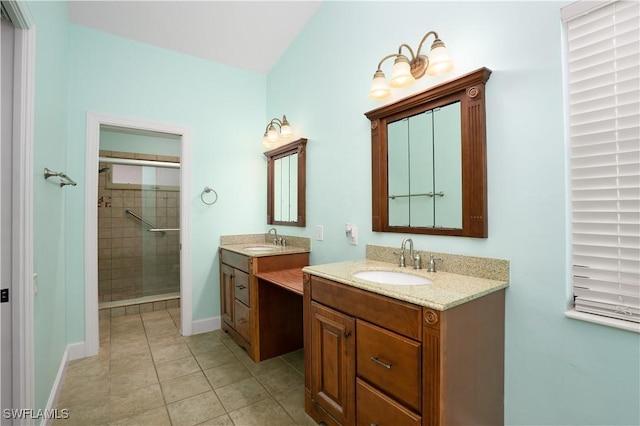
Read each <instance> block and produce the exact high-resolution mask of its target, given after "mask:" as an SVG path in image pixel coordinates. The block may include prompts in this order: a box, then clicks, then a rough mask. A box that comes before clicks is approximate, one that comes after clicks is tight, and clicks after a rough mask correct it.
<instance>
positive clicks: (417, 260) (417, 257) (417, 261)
mask: <svg viewBox="0 0 640 426" xmlns="http://www.w3.org/2000/svg"><path fill="white" fill-rule="evenodd" d="M421 263H422V257H420V253H418V251H416V254H415V255H414V256H413V269H422V265H421Z"/></svg>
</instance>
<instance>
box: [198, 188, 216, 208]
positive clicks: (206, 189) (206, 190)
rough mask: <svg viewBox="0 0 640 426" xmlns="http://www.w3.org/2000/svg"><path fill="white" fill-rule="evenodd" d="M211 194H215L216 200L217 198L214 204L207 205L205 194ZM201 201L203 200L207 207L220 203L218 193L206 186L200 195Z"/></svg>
mask: <svg viewBox="0 0 640 426" xmlns="http://www.w3.org/2000/svg"><path fill="white" fill-rule="evenodd" d="M209 192H213V194H214V195H215V196H216V198H215V199H214V200H213V201H212V202H210V203H207V202H206V201H205V199H204V194H205V193H206V194H208V193H209ZM200 199H201V200H202V202H203V203H205V204H206V205H208V206H211V205H213V204H215V203H216V201H218V193H217V192H216V191H214V190H213V189H211V188H209V187H208V186H205V187H204V189H203V190H202V193H201V194H200Z"/></svg>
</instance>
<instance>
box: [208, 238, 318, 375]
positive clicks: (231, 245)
mask: <svg viewBox="0 0 640 426" xmlns="http://www.w3.org/2000/svg"><path fill="white" fill-rule="evenodd" d="M261 237H262V240H261V241H260V240H258V241H253V242H252V241H245V242H238V241H237V240H233V239H231V240H229V239H227V240H225V239H224V237H223V239H222V241H221V243H222V244H221V246H220V248H219V258H220V311H221V316H222V325H221V328H222V330H223V331H225V332H226V333H228V334H229V335H230V336H231V338H232V339H233V340H234V341H235V342H236V343H237V344H238V345H240V346H241V347H243V348H244V349H245V350H246V351H247V354H248V355H249V357H250V358H251V359H252V360H253V361H255V362H260V361H262V360H265V359H269V358H272V357H274V356H277V355H282V354H284V353H287V352H290V351H293V350H295V349H298V348H301V347H302V345H303V340H302V336H303V328H302V267H304V266H306V265H308V264H309V248H308V245H307V246H306V247H305V246H294V245H288V246H285V247H282V246H275V245H273V244H272V243H268V242H265V239H264V236H263V235H262V236H261ZM225 241H227V242H226V243H225Z"/></svg>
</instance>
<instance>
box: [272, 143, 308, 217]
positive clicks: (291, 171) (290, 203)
mask: <svg viewBox="0 0 640 426" xmlns="http://www.w3.org/2000/svg"><path fill="white" fill-rule="evenodd" d="M306 144H307V140H306V139H303V138H301V139H298V140H296V141H294V142H291V143H288V144H286V145H283V146H280V147H278V148H275V149H272V150H270V151H267V152H265V153H264V155H265V157H267V224H269V225H289V226H305V221H306V214H305V197H306V162H305V152H306Z"/></svg>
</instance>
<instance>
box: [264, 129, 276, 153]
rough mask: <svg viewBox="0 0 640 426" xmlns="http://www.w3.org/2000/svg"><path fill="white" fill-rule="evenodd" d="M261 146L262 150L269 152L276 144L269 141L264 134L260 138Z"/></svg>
mask: <svg viewBox="0 0 640 426" xmlns="http://www.w3.org/2000/svg"><path fill="white" fill-rule="evenodd" d="M262 146H263V148H264V149H266V150H269V149H272V148H275V146H276V143H275V142H272V141H270V140H269V138H268V137H267V134H266V133H265V135H264V136H263V137H262Z"/></svg>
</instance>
